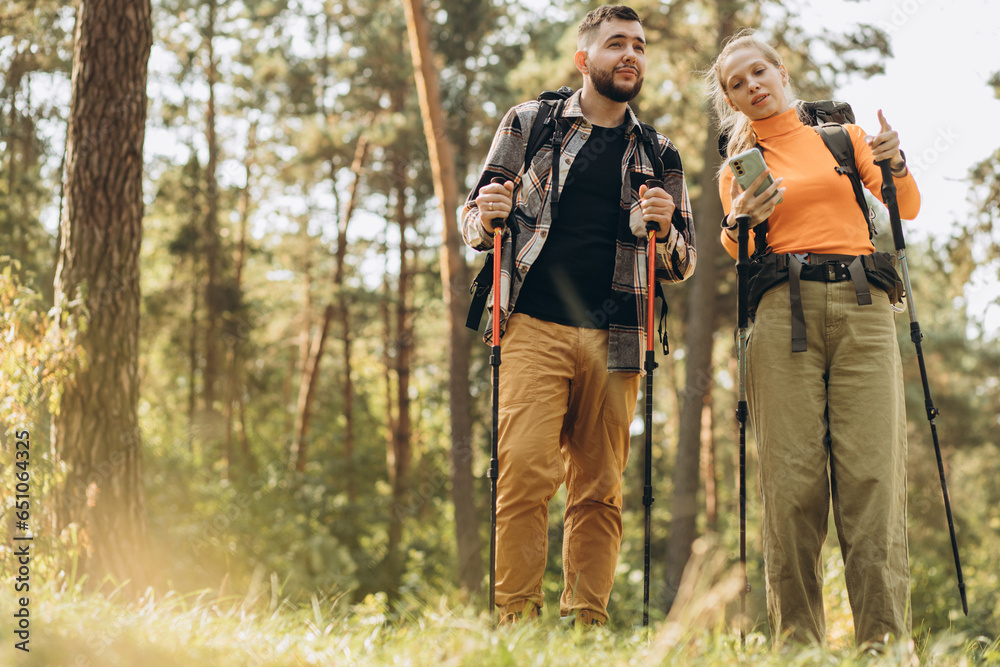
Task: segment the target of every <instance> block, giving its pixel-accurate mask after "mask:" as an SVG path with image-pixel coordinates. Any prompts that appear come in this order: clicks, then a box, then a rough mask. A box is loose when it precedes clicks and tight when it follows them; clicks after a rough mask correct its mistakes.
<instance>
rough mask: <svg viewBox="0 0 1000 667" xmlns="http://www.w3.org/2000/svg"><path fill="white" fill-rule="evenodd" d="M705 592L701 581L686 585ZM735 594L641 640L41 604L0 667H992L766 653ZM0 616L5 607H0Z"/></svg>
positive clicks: (555, 625) (896, 656)
mask: <svg viewBox="0 0 1000 667" xmlns="http://www.w3.org/2000/svg"><path fill="white" fill-rule="evenodd" d="M697 581H699V582H704V579H699V580H697ZM736 585H737V582H735V581H734V580H733V579H732V577H722V578H720V579H719V580H717V581H714V582H711V581H710V582H707V583H699V584H697V585H692V586H689V587H688V588H687V589H686V590H685V591H684V592H683V595H684V597H682V598H679V600H680V604H679V605H675V611H674V612H672V613H671V615H670V617H668V618H667V620H666V621H664V622H660V623H656V624H654V625H653V627H651V628H648V629H643V628H619V629H616V630H610V629H605V628H599V629H587V628H581V627H577V628H573V627H571V626H567V625H566V624H565V623H564V622H563V621H561V620H560V619H558V618H557V617H556V613H555V612H551V611H549V610H546V612H547V613H546V614H545V615H543V617H542V618H541V619H540V620H539V621H537V622H534V623H528V624H521V625H519V626H515V627H512V628H501V629H496V628H494V627H493V626H492V623H491V622H490V619H489V618H488V617H487V615H486V614H485V613H482V612H481V610H479V609H473V608H472V607H470V606H468V605H461V604H454V603H452V602H450V601H449V600H448V599H446V598H441V599H440V600H438V601H437V602H436V603H432V604H426V603H419V602H418V601H417V600H413V599H410V600H406V601H404V602H405V604H404V605H403V607H405V608H407V609H408V611H400V612H396V613H394V614H389V613H388V610H387V609H386V606H385V604H384V601H382V600H381V599H379V598H375V597H369V598H368V599H367V600H365V602H364V603H362V604H358V605H353V606H351V605H348V604H347V603H346V599H345V598H344V597H340V598H336V599H319V598H316V597H314V598H313V599H312V600H311V601H310V602H309V603H308V604H293V603H291V602H290V601H288V600H280V599H279V598H278V595H277V594H276V591H277V590H278V586H277V581H276V578H275V579H273V580H272V588H271V591H270V592H268V591H266V590H264V587H261V588H258V590H257V592H256V593H252V594H250V595H247V596H231V595H230V596H220V595H219V591H202V592H200V593H196V594H189V595H180V594H177V593H166V594H164V595H156V594H154V593H153V592H152V591H148V592H147V594H146V595H145V596H144V597H143V598H142V599H140V600H138V601H135V602H131V603H127V602H125V601H123V600H120V599H118V596H117V595H116V594H115V593H111V594H108V595H105V596H100V595H83V594H81V593H80V592H79V591H77V592H74V593H54V592H51V591H43V592H42V593H41V594H39V595H37V597H36V598H34V599H32V602H31V605H32V606H31V614H32V616H31V619H32V620H31V633H32V634H31V643H30V648H31V651H30V653H23V652H21V651H15V650H14V649H13V644H14V641H15V640H14V639H11V638H10V636H9V633H4V635H5V637H4V642H3V643H4V645H3V646H2V647H0V664H3V665H14V664H16V665H39V666H41V665H44V666H45V667H60V666H63V665H67V666H68V665H72V666H74V667H85V666H98V665H99V666H101V667H173V666H175V665H176V666H178V667H179V666H181V665H184V666H185V667H190V666H195V667H198V666H201V665H205V666H208V665H211V666H213V667H216V666H217V667H227V666H230V665H239V666H241V667H245V666H251V667H257V666H264V665H268V666H270V665H273V666H275V667H285V666H293V665H336V666H338V667H341V666H345V667H346V666H351V665H449V666H454V667H492V666H496V667H500V666H504V667H506V666H514V665H516V666H518V667H521V666H539V667H541V666H543V665H544V666H549V665H553V666H563V665H564V666H576V665H580V666H583V665H586V666H588V667H589V666H592V665H599V666H600V667H612V666H617V665H635V666H639V667H653V666H657V665H727V666H728V665H786V666H791V665H809V666H812V665H829V666H831V667H834V666H845V667H846V666H853V665H906V666H909V665H917V664H921V665H979V664H984V665H985V664H997V665H1000V641H996V640H993V641H991V640H986V639H984V638H980V639H979V640H969V639H964V638H961V637H958V636H954V635H941V636H937V637H928V636H925V637H923V638H922V639H921V641H920V642H919V643H918V645H916V646H914V644H913V643H912V642H911V643H910V644H909V645H906V644H898V645H893V646H890V647H889V648H888V649H887V650H886V652H885V653H883V654H881V655H875V654H866V653H861V652H859V651H858V650H857V649H855V648H852V647H849V646H844V647H841V648H820V647H801V646H784V647H772V645H771V643H770V641H769V640H768V639H767V638H766V637H765V636H764V635H762V634H757V633H753V634H750V635H749V636H748V637H747V642H746V647H745V648H741V647H740V640H739V635H738V633H737V632H735V631H734V630H733V628H731V627H727V625H726V621H725V618H724V611H722V610H724V608H725V605H726V603H727V602H729V601H731V600H732V595H733V592H734V591H735V590H738V588H737V587H736ZM2 597H3V598H8V599H2V600H0V614H2V615H3V617H4V618H11V616H10V614H11V613H13V610H14V609H13V604H14V601H13V600H12V599H9V598H10V596H2Z"/></svg>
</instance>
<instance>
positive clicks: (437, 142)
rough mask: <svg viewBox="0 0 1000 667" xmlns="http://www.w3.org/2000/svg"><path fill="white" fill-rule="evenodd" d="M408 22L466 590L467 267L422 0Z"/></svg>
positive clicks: (476, 580) (471, 554) (473, 547)
mask: <svg viewBox="0 0 1000 667" xmlns="http://www.w3.org/2000/svg"><path fill="white" fill-rule="evenodd" d="M403 7H404V9H405V10H406V26H407V33H408V35H409V42H410V54H411V56H412V59H413V73H414V79H415V81H416V85H417V95H418V98H419V101H420V113H421V116H422V117H423V123H424V135H425V137H426V141H427V151H428V154H429V157H430V163H431V170H432V172H433V175H434V194H435V195H436V196H437V198H438V201H439V202H440V203H441V212H442V214H443V217H444V244H443V245H442V248H441V280H442V282H443V284H444V298H445V305H446V306H447V308H448V345H449V380H448V392H449V400H450V406H451V442H452V449H451V496H452V502H453V504H454V506H455V533H456V542H457V544H458V580H459V585H460V586H461V587H462V588H463V589H464V590H466V591H469V592H476V591H478V590H479V589H480V587H481V585H482V579H483V563H482V554H481V553H480V552H481V546H480V545H481V543H480V539H479V522H478V520H477V517H476V508H475V495H474V493H473V481H474V480H473V475H472V408H471V399H470V391H469V351H470V341H469V332H468V331H467V330H466V328H465V311H466V310H467V309H468V300H467V299H466V298H463V297H464V295H466V294H467V293H468V284H469V271H468V266H467V265H466V263H465V257H464V254H463V242H462V238H461V235H460V234H459V230H458V217H457V208H458V181H457V179H456V176H455V163H454V157H453V153H452V148H451V143H450V142H449V141H448V135H447V129H446V127H445V122H444V113H443V111H442V108H441V93H440V85H439V80H438V73H437V70H436V69H435V68H434V64H433V52H432V50H431V47H430V40H429V37H428V26H427V17H426V14H425V12H424V7H423V1H422V0H404V2H403Z"/></svg>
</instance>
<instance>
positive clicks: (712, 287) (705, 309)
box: [666, 2, 735, 608]
mask: <svg viewBox="0 0 1000 667" xmlns="http://www.w3.org/2000/svg"><path fill="white" fill-rule="evenodd" d="M727 5H728V3H726V2H720V3H719V25H718V38H719V39H718V43H719V44H722V43H723V41H724V40H725V39H726V38H727V37H728V36H729V35H732V34H733V31H734V27H735V24H734V18H733V17H734V14H733V12H731V11H726V7H727ZM710 115H712V116H714V114H711V112H710ZM702 160H703V161H702V164H703V165H704V168H703V169H702V173H701V175H700V177H699V186H700V190H701V196H700V197H699V198H698V201H697V202H696V204H695V210H694V216H695V224H696V225H697V239H698V270H697V271H695V273H694V276H693V277H692V278H691V290H690V293H689V294H690V296H689V299H690V301H689V303H690V304H691V306H690V308H689V309H688V318H687V338H686V347H687V352H686V354H685V356H684V362H685V381H684V392H683V399H684V400H683V402H682V404H681V414H680V429H679V430H680V433H679V437H678V443H677V458H676V460H675V462H674V472H673V480H674V497H673V502H672V504H671V508H670V510H671V514H672V518H671V523H670V540H669V542H668V544H667V574H666V599H667V606H668V608H669V606H670V605H671V604H673V600H674V598H675V597H676V595H677V589H678V586H679V585H680V581H681V575H682V574H683V572H684V567H685V565H687V561H688V558H689V557H690V555H691V545H692V544H693V543H694V540H695V538H696V537H697V526H696V520H697V518H698V486H699V483H698V481H699V476H698V472H699V460H700V458H701V417H702V409H703V408H704V401H705V396H706V393H707V391H708V390H709V388H710V387H711V384H712V343H713V334H714V333H715V322H714V314H713V310H712V308H711V304H714V303H715V302H716V300H717V295H718V284H717V281H716V271H715V264H716V258H717V257H718V253H719V248H720V245H721V244H720V242H719V238H718V237H719V222H718V221H719V220H720V219H721V218H722V203H721V202H720V201H719V197H718V195H717V194H716V192H717V187H716V184H715V171H716V169H715V167H716V165H718V161H719V148H718V141H717V139H716V134H715V132H714V131H713V130H711V129H710V130H709V132H708V134H707V136H706V137H705V142H704V144H703V145H702Z"/></svg>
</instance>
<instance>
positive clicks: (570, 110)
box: [563, 88, 639, 133]
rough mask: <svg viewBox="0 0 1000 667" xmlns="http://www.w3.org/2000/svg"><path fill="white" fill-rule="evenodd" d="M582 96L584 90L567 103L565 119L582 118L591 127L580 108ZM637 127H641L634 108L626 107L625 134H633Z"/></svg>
mask: <svg viewBox="0 0 1000 667" xmlns="http://www.w3.org/2000/svg"><path fill="white" fill-rule="evenodd" d="M582 95H583V88H580V89H579V90H577V91H576V92H575V93H573V94H572V95H571V96H570V98H569V99H568V100H567V101H566V107H565V108H564V109H563V118H573V119H576V118H580V119H582V120H583V122H584V123H585V124H587V125H590V124H591V123H590V121H589V120H587V119H586V117H584V115H583V109H582V108H581V107H580V97H581V96H582ZM637 127H639V119H638V118H637V117H636V115H635V112H634V111H632V107H631V106H628V105H625V132H626V133H632V132H633V131H635V130H636V128H637Z"/></svg>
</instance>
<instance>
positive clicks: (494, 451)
mask: <svg viewBox="0 0 1000 667" xmlns="http://www.w3.org/2000/svg"><path fill="white" fill-rule="evenodd" d="M503 182H504V179H502V178H500V177H499V176H494V177H493V178H492V179H490V183H503ZM502 237H503V225H502V224H500V225H497V226H495V227H494V228H493V349H492V354H490V366H492V367H493V439H492V443H491V451H490V470H489V473H488V476H489V478H490V499H491V501H492V510H491V513H490V615H492V614H493V613H494V609H495V608H496V588H497V479H498V478H499V476H500V463H499V443H500V246H501V239H502Z"/></svg>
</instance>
